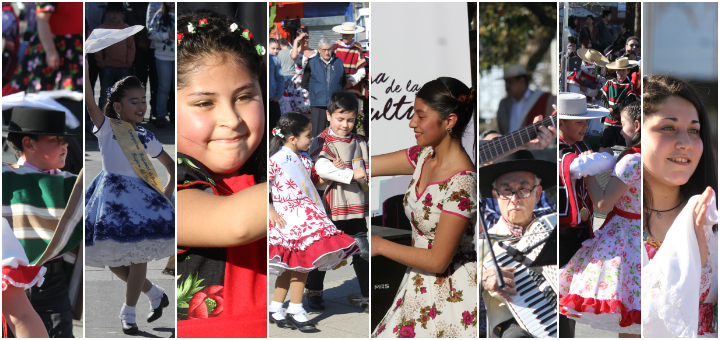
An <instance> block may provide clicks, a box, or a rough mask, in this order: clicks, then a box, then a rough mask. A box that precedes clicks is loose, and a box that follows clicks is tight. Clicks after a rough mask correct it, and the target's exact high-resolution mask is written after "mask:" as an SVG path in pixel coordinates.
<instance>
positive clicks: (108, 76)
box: [100, 66, 130, 109]
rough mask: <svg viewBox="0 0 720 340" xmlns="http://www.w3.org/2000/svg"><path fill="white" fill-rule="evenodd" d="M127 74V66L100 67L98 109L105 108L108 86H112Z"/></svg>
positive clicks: (128, 71)
mask: <svg viewBox="0 0 720 340" xmlns="http://www.w3.org/2000/svg"><path fill="white" fill-rule="evenodd" d="M129 75H130V69H129V68H127V67H112V66H105V67H103V68H101V69H100V109H103V108H105V102H106V101H107V89H108V87H112V86H113V85H115V83H117V82H118V81H120V80H122V79H123V78H125V77H127V76H129Z"/></svg>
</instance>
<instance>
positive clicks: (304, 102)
mask: <svg viewBox="0 0 720 340" xmlns="http://www.w3.org/2000/svg"><path fill="white" fill-rule="evenodd" d="M309 43H310V36H309V35H308V33H307V30H306V29H304V28H301V29H299V30H298V36H297V38H295V42H293V49H292V52H291V53H290V58H292V59H293V60H295V76H293V77H292V78H290V80H288V82H287V84H285V93H284V94H283V98H281V99H280V112H282V114H286V113H288V112H300V113H303V114H306V115H309V114H310V98H309V97H308V92H307V90H306V89H304V88H302V86H300V82H301V81H302V76H303V73H304V72H305V66H307V63H308V61H309V60H310V58H312V57H314V56H315V55H317V53H318V52H317V50H314V49H311V48H310V47H309Z"/></svg>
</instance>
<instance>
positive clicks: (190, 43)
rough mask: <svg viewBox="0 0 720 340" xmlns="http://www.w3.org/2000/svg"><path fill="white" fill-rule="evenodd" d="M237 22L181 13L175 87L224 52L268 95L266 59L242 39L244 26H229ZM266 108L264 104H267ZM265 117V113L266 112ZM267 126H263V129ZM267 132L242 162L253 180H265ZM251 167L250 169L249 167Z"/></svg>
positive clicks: (195, 12)
mask: <svg viewBox="0 0 720 340" xmlns="http://www.w3.org/2000/svg"><path fill="white" fill-rule="evenodd" d="M201 19H207V22H208V24H207V25H206V26H204V27H200V26H199V25H198V23H199V21H200V20H201ZM188 23H193V24H194V25H195V33H190V32H188ZM233 24H237V23H236V22H235V21H234V19H232V18H230V17H228V16H226V15H224V14H220V13H218V12H215V11H212V10H208V9H194V10H187V11H183V12H181V13H180V15H179V17H178V19H177V33H182V34H183V38H182V42H181V43H180V44H178V47H177V87H178V89H181V88H184V87H186V86H189V84H190V82H191V81H192V77H193V76H194V75H196V74H197V73H198V72H201V67H202V65H203V61H204V60H206V59H208V58H212V57H215V56H218V55H221V54H225V55H226V56H227V57H229V58H230V61H232V62H233V63H235V64H236V65H238V66H241V67H243V68H244V69H245V70H246V71H247V72H250V74H251V75H252V77H253V79H255V80H257V82H258V83H259V84H260V88H261V90H262V98H263V103H264V102H265V99H266V97H267V93H266V92H267V89H266V85H265V84H266V74H267V71H266V69H267V67H266V60H265V57H264V56H262V55H260V54H258V53H257V50H256V46H257V45H259V43H258V42H257V41H255V40H254V39H249V40H248V39H245V38H244V37H243V36H242V32H243V31H244V30H245V27H243V26H241V25H240V24H237V25H238V28H237V29H236V30H235V32H232V31H231V30H230V26H231V25H233ZM266 109H267V107H266ZM265 116H267V112H265ZM265 130H266V128H265V127H263V131H265ZM266 143H267V142H266V134H265V132H263V136H262V142H261V143H260V145H259V146H258V147H257V149H255V151H254V152H253V154H252V155H251V156H250V158H248V162H246V164H244V165H243V168H247V172H250V173H253V174H254V176H255V182H256V183H260V182H264V181H266V178H267V167H266V163H267V157H266V153H265V150H266V145H267V144H266ZM248 167H252V169H250V168H248Z"/></svg>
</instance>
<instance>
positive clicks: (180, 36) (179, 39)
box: [177, 33, 184, 45]
mask: <svg viewBox="0 0 720 340" xmlns="http://www.w3.org/2000/svg"><path fill="white" fill-rule="evenodd" d="M183 36H184V34H182V33H178V34H177V43H178V45H179V44H180V43H181V42H182V39H183Z"/></svg>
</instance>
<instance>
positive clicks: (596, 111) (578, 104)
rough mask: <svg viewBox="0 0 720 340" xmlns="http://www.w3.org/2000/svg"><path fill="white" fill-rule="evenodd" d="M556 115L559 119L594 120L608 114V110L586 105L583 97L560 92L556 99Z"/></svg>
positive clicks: (577, 94)
mask: <svg viewBox="0 0 720 340" xmlns="http://www.w3.org/2000/svg"><path fill="white" fill-rule="evenodd" d="M557 113H558V118H560V119H596V118H602V117H605V116H607V115H608V114H610V110H608V109H606V108H604V107H601V106H597V105H588V103H587V100H586V99H585V95H582V94H579V93H572V92H562V93H560V94H558V97H557Z"/></svg>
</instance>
